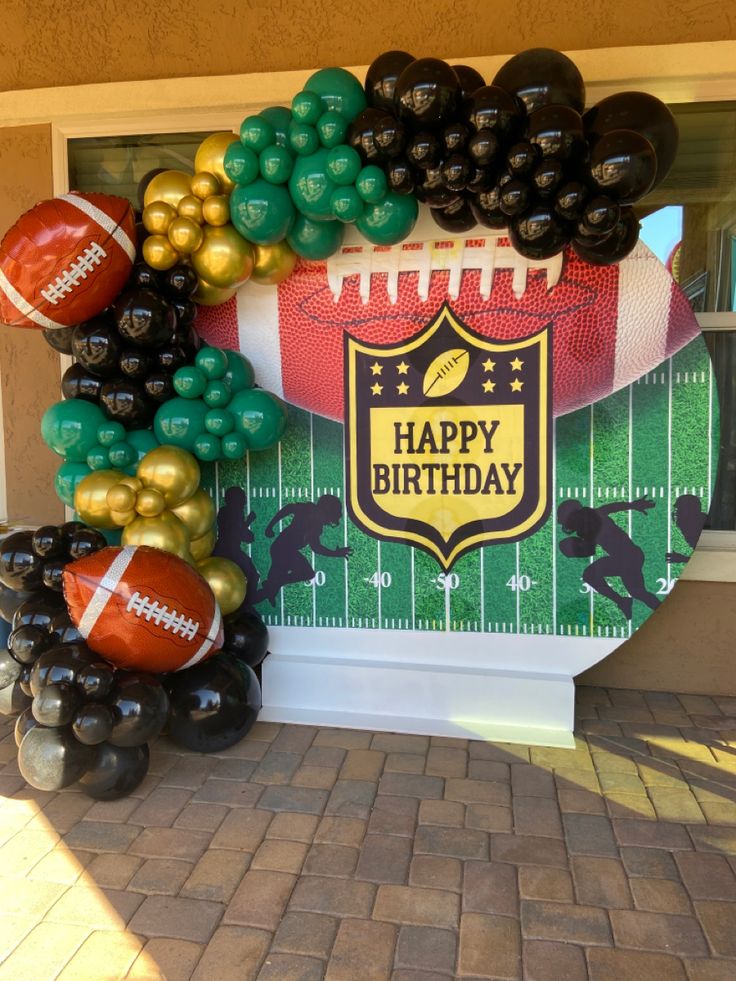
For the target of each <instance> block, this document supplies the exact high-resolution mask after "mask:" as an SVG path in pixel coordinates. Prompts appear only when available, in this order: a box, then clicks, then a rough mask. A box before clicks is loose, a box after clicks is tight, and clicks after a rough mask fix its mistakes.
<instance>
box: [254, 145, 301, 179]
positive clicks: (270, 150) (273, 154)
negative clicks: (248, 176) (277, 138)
mask: <svg viewBox="0 0 736 981" xmlns="http://www.w3.org/2000/svg"><path fill="white" fill-rule="evenodd" d="M258 164H259V166H260V168H261V177H262V178H263V179H264V181H268V182H269V184H285V183H286V182H287V181H288V179H289V178H290V177H291V170H292V167H293V166H294V158H293V157H292V155H291V154H290V153H289V151H288V150H287V149H286V147H283V146H278V145H277V144H276V143H274V144H273V145H272V146H269V147H266V149H265V150H264V151H263V153H262V154H261V155H260V157H259V158H258Z"/></svg>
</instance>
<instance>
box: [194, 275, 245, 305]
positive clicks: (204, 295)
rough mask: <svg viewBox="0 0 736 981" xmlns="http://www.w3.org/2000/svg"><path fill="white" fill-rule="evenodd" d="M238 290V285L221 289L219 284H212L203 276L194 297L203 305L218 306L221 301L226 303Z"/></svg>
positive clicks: (196, 301)
mask: <svg viewBox="0 0 736 981" xmlns="http://www.w3.org/2000/svg"><path fill="white" fill-rule="evenodd" d="M237 292H238V288H237V286H235V287H232V288H231V289H225V290H224V289H220V287H219V286H212V284H211V283H207V282H205V280H204V279H202V277H201V276H200V277H199V286H198V287H197V292H196V293H195V294H194V296H193V297H192V299H193V300H194V302H195V303H199V304H200V306H203V307H216V306H219V304H220V303H226V302H227V301H228V300H229V299H230V297H232V296H235V294H236V293H237Z"/></svg>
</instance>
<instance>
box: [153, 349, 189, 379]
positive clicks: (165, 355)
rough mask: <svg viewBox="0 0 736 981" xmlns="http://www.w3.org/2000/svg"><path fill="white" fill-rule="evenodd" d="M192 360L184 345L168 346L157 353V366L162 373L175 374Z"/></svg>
mask: <svg viewBox="0 0 736 981" xmlns="http://www.w3.org/2000/svg"><path fill="white" fill-rule="evenodd" d="M190 360H191V357H190V352H189V351H188V350H187V349H186V347H184V345H182V344H166V345H165V346H164V347H162V348H160V349H159V350H158V351H156V365H157V367H158V368H159V369H160V370H161V371H168V372H171V373H173V372H175V371H176V370H177V368H183V367H184V365H185V364H188V363H189V361H190Z"/></svg>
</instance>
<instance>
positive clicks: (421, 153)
mask: <svg viewBox="0 0 736 981" xmlns="http://www.w3.org/2000/svg"><path fill="white" fill-rule="evenodd" d="M406 157H407V160H408V161H409V163H410V164H413V166H414V167H420V168H421V169H422V170H428V169H429V168H430V167H436V166H437V164H438V163H439V162H440V160H441V158H442V143H441V142H440V139H439V137H437V136H436V135H435V134H434V133H429V132H426V131H424V130H422V131H420V132H418V133H415V134H414V136H413V138H412V140H411V142H410V143H409V145H408V146H407V148H406Z"/></svg>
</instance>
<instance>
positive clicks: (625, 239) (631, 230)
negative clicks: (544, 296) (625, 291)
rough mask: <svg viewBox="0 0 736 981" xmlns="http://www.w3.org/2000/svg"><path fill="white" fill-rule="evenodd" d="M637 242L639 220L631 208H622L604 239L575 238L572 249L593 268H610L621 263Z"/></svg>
mask: <svg viewBox="0 0 736 981" xmlns="http://www.w3.org/2000/svg"><path fill="white" fill-rule="evenodd" d="M638 241H639V219H638V218H637V217H636V215H635V214H634V211H633V209H632V208H623V209H622V210H621V217H620V218H619V220H618V223H617V225H616V227H615V229H614V230H613V231H612V232H611V234H610V235H607V236H606V237H605V238H604V239H586V238H584V237H582V236H577V237H576V238H574V239H573V242H572V247H573V250H574V251H575V253H576V254H577V255H579V256H580V258H581V259H583V260H584V261H585V262H590V263H592V265H594V266H611V265H614V263H617V262H621V260H622V259H625V258H626V256H627V255H628V254H629V253H630V252H632V251H633V249H634V248H635V246H636V243H637V242H638Z"/></svg>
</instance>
